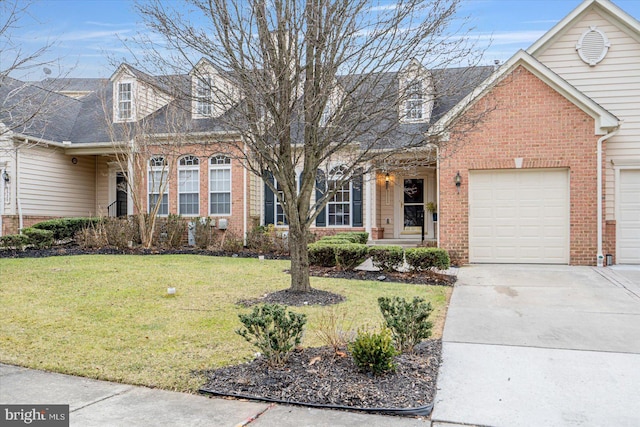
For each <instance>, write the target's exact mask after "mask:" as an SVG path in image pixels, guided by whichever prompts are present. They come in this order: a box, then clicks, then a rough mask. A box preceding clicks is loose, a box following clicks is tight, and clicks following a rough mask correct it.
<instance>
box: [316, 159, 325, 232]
mask: <svg viewBox="0 0 640 427" xmlns="http://www.w3.org/2000/svg"><path fill="white" fill-rule="evenodd" d="M325 191H327V179H326V177H325V173H324V172H323V171H321V170H320V169H318V172H317V173H316V202H317V201H318V200H320V199H321V198H322V196H323V195H324V192H325ZM326 226H327V212H326V209H325V208H323V209H322V211H320V214H319V215H318V216H317V218H316V227H326Z"/></svg>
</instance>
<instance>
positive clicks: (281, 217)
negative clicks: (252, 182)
mask: <svg viewBox="0 0 640 427" xmlns="http://www.w3.org/2000/svg"><path fill="white" fill-rule="evenodd" d="M276 190H278V194H277V195H276V200H275V202H276V225H287V224H288V222H287V216H286V215H285V214H284V208H283V206H282V203H280V199H281V198H284V196H283V191H282V186H281V185H280V183H279V182H277V183H276Z"/></svg>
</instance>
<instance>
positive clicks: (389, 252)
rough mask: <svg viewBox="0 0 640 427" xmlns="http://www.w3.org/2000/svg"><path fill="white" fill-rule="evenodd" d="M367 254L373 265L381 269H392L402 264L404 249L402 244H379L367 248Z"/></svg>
mask: <svg viewBox="0 0 640 427" xmlns="http://www.w3.org/2000/svg"><path fill="white" fill-rule="evenodd" d="M369 256H370V257H371V261H372V262H373V266H374V267H377V268H379V269H381V270H382V271H393V270H395V269H396V268H398V267H401V266H402V262H403V261H404V251H403V249H402V246H393V245H380V246H371V247H370V248H369Z"/></svg>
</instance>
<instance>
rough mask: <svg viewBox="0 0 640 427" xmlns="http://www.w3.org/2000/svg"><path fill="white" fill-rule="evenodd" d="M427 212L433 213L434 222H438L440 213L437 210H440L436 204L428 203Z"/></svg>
mask: <svg viewBox="0 0 640 427" xmlns="http://www.w3.org/2000/svg"><path fill="white" fill-rule="evenodd" d="M427 210H428V211H429V212H431V217H432V218H433V220H434V221H437V220H438V212H437V210H438V205H436V204H435V203H433V202H428V203H427Z"/></svg>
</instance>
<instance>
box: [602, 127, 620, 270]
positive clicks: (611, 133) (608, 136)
mask: <svg viewBox="0 0 640 427" xmlns="http://www.w3.org/2000/svg"><path fill="white" fill-rule="evenodd" d="M618 126H619V125H618ZM619 131H620V127H618V128H616V129H615V130H613V131H611V132H609V133H607V134H606V135H604V136H602V137H600V138H598V149H597V151H598V155H597V162H598V164H597V166H596V171H597V172H596V175H597V177H598V178H597V184H596V185H597V187H598V188H597V191H596V197H597V198H598V200H597V206H598V207H597V209H598V212H597V221H598V238H597V239H598V249H597V255H596V265H597V266H598V267H604V254H603V253H602V143H603V142H604V141H606V140H608V139H609V138H611V137H613V136H615V135H616V134H617V133H618V132H619Z"/></svg>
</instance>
